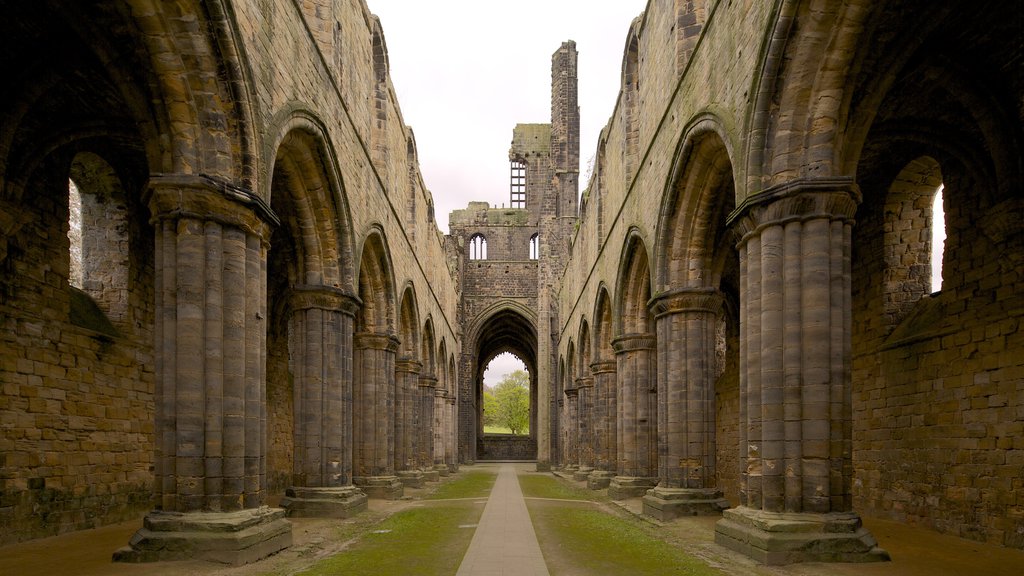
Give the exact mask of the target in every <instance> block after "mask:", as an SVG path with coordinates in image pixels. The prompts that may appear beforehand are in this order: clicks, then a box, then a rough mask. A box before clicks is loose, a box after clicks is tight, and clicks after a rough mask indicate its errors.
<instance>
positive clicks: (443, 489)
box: [426, 470, 498, 500]
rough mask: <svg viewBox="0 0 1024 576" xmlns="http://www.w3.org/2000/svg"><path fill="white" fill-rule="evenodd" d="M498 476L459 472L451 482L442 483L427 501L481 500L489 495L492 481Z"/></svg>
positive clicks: (478, 471)
mask: <svg viewBox="0 0 1024 576" xmlns="http://www.w3.org/2000/svg"><path fill="white" fill-rule="evenodd" d="M497 477H498V474H497V473H495V472H492V471H486V470H470V471H468V472H461V473H459V476H458V477H457V478H455V479H453V480H450V481H448V482H444V483H442V484H441V485H440V486H438V487H437V490H435V491H434V493H433V494H431V495H430V496H427V498H426V499H427V500H448V499H451V498H483V497H486V496H487V495H489V494H490V493H491V488H492V487H493V486H494V479H495V478H497Z"/></svg>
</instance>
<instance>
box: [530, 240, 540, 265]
mask: <svg viewBox="0 0 1024 576" xmlns="http://www.w3.org/2000/svg"><path fill="white" fill-rule="evenodd" d="M538 257H540V234H534V235H533V236H531V237H530V260H536V259H537V258H538Z"/></svg>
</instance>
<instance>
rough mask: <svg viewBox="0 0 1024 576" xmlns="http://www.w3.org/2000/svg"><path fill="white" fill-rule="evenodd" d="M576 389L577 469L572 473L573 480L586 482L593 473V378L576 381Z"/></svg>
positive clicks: (586, 377)
mask: <svg viewBox="0 0 1024 576" xmlns="http://www.w3.org/2000/svg"><path fill="white" fill-rule="evenodd" d="M576 389H577V390H578V391H579V392H578V393H577V394H578V397H577V399H576V404H577V406H578V408H577V411H576V412H577V414H576V421H577V426H576V438H577V442H576V450H577V454H578V459H577V462H578V463H579V467H578V468H577V469H576V472H574V473H573V480H577V481H586V480H587V479H588V478H589V477H590V473H591V472H593V471H594V453H595V450H594V443H595V439H594V430H593V421H594V420H593V418H594V414H593V409H594V400H593V398H594V378H593V377H591V376H584V377H581V378H577V379H576Z"/></svg>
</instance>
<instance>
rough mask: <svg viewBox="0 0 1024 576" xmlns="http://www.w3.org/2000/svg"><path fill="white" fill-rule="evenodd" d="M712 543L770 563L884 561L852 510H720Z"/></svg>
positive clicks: (873, 540) (886, 557)
mask: <svg viewBox="0 0 1024 576" xmlns="http://www.w3.org/2000/svg"><path fill="white" fill-rule="evenodd" d="M715 542H717V543H718V544H721V545H722V546H725V547H727V548H731V549H732V550H735V551H737V552H739V553H741V554H745V555H747V556H749V557H751V558H753V559H754V560H757V561H758V562H762V563H764V564H769V565H782V564H793V563H796V562H876V561H884V560H889V553H888V552H886V551H885V550H883V549H881V548H879V547H878V542H876V541H875V539H874V537H872V536H871V534H870V533H869V532H868V531H867V529H865V528H864V527H863V526H862V525H861V521H860V517H859V516H858V515H857V514H855V513H853V512H832V513H826V514H808V513H791V512H781V513H780V512H763V511H760V510H754V509H752V508H747V507H745V506H741V507H739V508H734V509H731V510H726V511H725V512H723V513H722V519H721V520H719V521H718V523H717V524H716V525H715Z"/></svg>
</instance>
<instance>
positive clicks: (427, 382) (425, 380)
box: [420, 374, 437, 389]
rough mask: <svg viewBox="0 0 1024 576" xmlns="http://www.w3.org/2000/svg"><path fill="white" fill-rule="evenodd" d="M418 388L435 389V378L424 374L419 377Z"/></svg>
mask: <svg viewBox="0 0 1024 576" xmlns="http://www.w3.org/2000/svg"><path fill="white" fill-rule="evenodd" d="M420 388H435V389H436V388H437V376H434V375H432V374H426V375H423V376H420Z"/></svg>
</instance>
